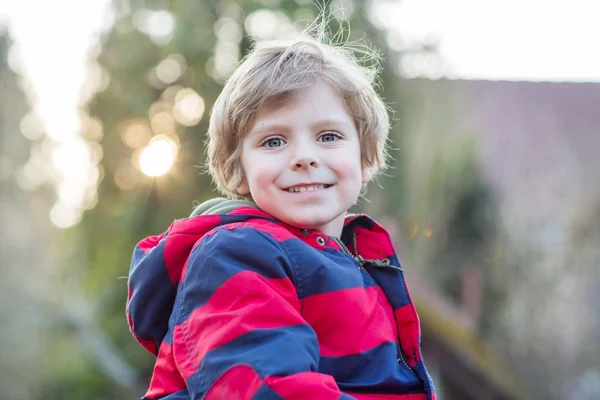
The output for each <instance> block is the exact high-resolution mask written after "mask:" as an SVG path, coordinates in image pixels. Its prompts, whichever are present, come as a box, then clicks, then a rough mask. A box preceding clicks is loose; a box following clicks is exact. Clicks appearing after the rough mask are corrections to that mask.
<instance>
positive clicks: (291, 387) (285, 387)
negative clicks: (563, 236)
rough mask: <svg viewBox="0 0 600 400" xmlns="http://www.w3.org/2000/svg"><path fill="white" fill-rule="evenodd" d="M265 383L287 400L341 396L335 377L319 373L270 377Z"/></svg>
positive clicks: (329, 399)
mask: <svg viewBox="0 0 600 400" xmlns="http://www.w3.org/2000/svg"><path fill="white" fill-rule="evenodd" d="M265 383H266V384H267V385H268V386H269V387H270V388H271V389H272V390H273V391H274V392H275V393H277V394H278V395H279V396H281V397H283V398H284V399H285V400H304V399H319V400H337V399H338V398H339V397H340V395H341V392H340V389H339V388H338V385H337V383H336V382H335V380H334V379H333V377H332V376H331V375H325V374H320V373H318V372H300V373H297V374H293V375H288V376H281V377H280V376H268V377H266V378H265ZM232 398H233V397H232Z"/></svg>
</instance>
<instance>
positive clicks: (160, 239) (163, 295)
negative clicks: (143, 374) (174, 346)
mask: <svg viewBox="0 0 600 400" xmlns="http://www.w3.org/2000/svg"><path fill="white" fill-rule="evenodd" d="M266 217H268V216H267V215H266V214H264V213H263V212H262V211H260V209H259V208H258V207H257V206H256V204H254V203H251V202H248V201H242V200H227V199H224V198H215V199H212V200H208V201H206V202H204V203H202V204H200V205H199V206H197V207H196V208H195V209H194V211H193V212H192V214H191V216H190V217H189V218H184V219H180V220H176V221H174V222H173V223H172V224H171V226H170V227H169V229H168V230H167V231H166V232H164V233H163V234H161V235H157V236H150V237H148V238H146V239H144V240H142V241H140V242H139V243H138V244H137V245H136V247H135V249H134V252H133V257H132V260H131V266H130V270H129V281H128V300H127V307H126V311H127V319H128V322H129V328H130V330H131V332H132V333H133V335H134V337H135V338H136V340H137V341H138V342H139V343H140V344H141V345H142V346H144V348H146V349H147V350H148V351H150V352H151V353H153V354H158V349H159V347H160V345H161V343H162V341H163V340H164V338H165V335H166V333H167V331H168V323H169V317H170V315H171V312H172V310H173V303H174V301H175V296H176V294H177V286H178V284H179V281H180V278H181V273H182V271H183V267H184V265H185V263H186V261H187V259H188V256H189V254H190V253H191V251H192V250H193V248H194V246H195V245H196V243H197V242H198V241H199V240H200V239H201V238H202V237H203V236H204V235H205V234H207V233H208V232H210V231H212V230H213V229H214V228H216V227H218V226H221V225H225V224H228V223H233V222H243V221H246V220H248V219H252V218H266Z"/></svg>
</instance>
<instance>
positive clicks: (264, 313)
mask: <svg viewBox="0 0 600 400" xmlns="http://www.w3.org/2000/svg"><path fill="white" fill-rule="evenodd" d="M299 284H300V282H298V278H297V276H296V274H295V271H294V266H293V265H292V263H291V261H290V259H289V257H288V256H287V254H286V253H285V252H284V250H283V248H282V246H281V245H280V244H279V243H278V241H277V240H275V239H273V237H271V235H269V234H266V233H264V232H261V231H258V230H255V229H252V228H247V227H239V228H237V229H228V228H227V229H226V228H220V229H219V230H218V231H217V232H216V233H214V234H212V235H210V236H208V237H205V238H204V239H203V240H202V242H201V243H200V244H199V245H198V246H197V247H196V249H195V250H194V251H193V252H192V253H191V255H190V258H189V260H188V265H187V270H186V272H185V274H184V278H183V283H182V285H181V288H180V292H179V294H178V298H177V300H176V302H175V310H176V311H175V312H176V317H175V325H174V329H173V347H174V349H173V350H174V354H175V362H176V364H177V366H178V368H179V371H180V373H181V374H182V376H183V377H184V379H185V380H186V384H187V387H188V390H189V394H190V397H191V398H192V399H206V400H212V399H281V398H283V399H306V398H318V399H323V400H327V399H340V398H342V399H351V397H349V396H347V395H345V394H342V393H341V392H340V390H339V388H338V386H337V383H336V382H335V380H334V378H333V377H332V376H330V375H325V374H321V373H318V372H317V369H318V363H319V344H318V341H317V337H316V334H315V332H314V330H313V329H312V328H311V326H310V325H309V324H308V323H306V321H305V320H304V319H303V318H302V316H301V312H300V311H301V301H300V300H299V297H298V294H297V286H298V285H299Z"/></svg>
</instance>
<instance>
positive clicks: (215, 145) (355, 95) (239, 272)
mask: <svg viewBox="0 0 600 400" xmlns="http://www.w3.org/2000/svg"><path fill="white" fill-rule="evenodd" d="M373 76H374V74H372V73H370V72H369V71H367V70H366V69H364V68H362V67H360V66H359V65H358V63H357V62H356V61H355V60H354V58H353V57H352V55H351V54H350V52H348V51H346V50H344V49H342V48H339V47H338V48H336V47H333V46H330V45H326V44H323V43H321V42H319V41H317V40H314V39H312V38H309V37H304V36H302V37H300V38H299V39H298V40H296V41H293V42H279V41H266V42H262V43H259V44H257V45H256V47H255V48H254V50H253V51H252V52H251V54H250V55H249V56H248V57H247V58H246V59H245V60H244V62H243V63H242V64H241V65H240V66H239V67H238V69H237V70H236V71H235V72H234V74H233V76H232V77H231V78H230V79H229V80H228V82H227V84H226V85H225V87H224V89H223V92H222V93H221V94H220V96H219V98H218V99H217V101H216V103H215V105H214V107H213V110H212V114H211V119H210V127H209V144H208V159H209V163H208V165H209V171H210V173H211V175H212V177H213V179H214V181H215V182H216V184H217V187H218V189H219V190H220V191H221V192H222V193H224V194H226V195H227V196H228V197H229V198H230V200H225V199H214V200H211V201H209V202H207V203H204V204H202V205H200V206H199V207H198V208H197V209H196V210H195V211H194V213H193V214H192V216H191V217H190V218H187V219H182V220H178V221H175V222H174V223H173V224H172V225H171V227H170V228H169V229H168V230H167V232H165V233H164V234H162V235H161V236H154V237H150V238H148V239H145V240H143V241H141V242H140V243H139V244H138V246H137V247H136V250H135V252H134V256H133V260H132V264H131V270H130V277H129V300H128V303H127V314H128V320H129V325H130V328H131V330H132V332H133V333H134V335H135V337H136V339H137V340H138V341H139V342H140V343H141V344H142V345H143V346H144V347H145V348H146V349H148V350H149V351H151V352H152V353H154V354H157V355H158V358H157V361H156V365H155V368H154V373H153V376H152V380H151V383H150V388H149V390H148V392H147V393H146V395H145V397H144V399H169V400H175V399H178V400H179V399H190V398H192V399H365V400H366V399H371V400H376V399H380V400H383V399H386V400H395V399H398V400H400V399H403V400H434V399H435V394H434V390H433V385H432V383H431V380H430V378H429V376H428V374H427V371H426V369H425V365H424V363H423V360H422V358H421V351H420V344H419V342H420V328H419V320H418V317H417V314H416V310H415V308H414V306H413V304H412V302H411V299H410V296H409V294H408V290H407V288H406V285H405V282H404V278H403V273H402V268H401V267H400V264H399V261H398V258H397V256H396V255H395V251H394V248H393V246H392V243H391V240H390V238H389V235H388V234H387V232H386V231H385V230H384V229H383V228H382V227H381V226H380V225H379V224H377V223H376V222H375V221H373V220H372V219H371V218H369V217H368V216H366V215H353V214H348V213H347V210H348V209H349V208H350V207H351V206H352V205H353V204H354V203H355V202H356V201H357V199H358V197H359V195H360V192H361V189H362V188H363V186H364V185H365V184H366V183H367V182H369V181H370V180H371V179H372V178H373V177H374V176H375V175H376V173H377V172H378V171H379V170H381V169H382V168H383V167H384V166H385V156H386V148H385V146H386V140H387V134H388V129H389V117H388V114H387V112H386V108H385V106H384V104H383V102H382V100H381V99H380V98H379V97H378V96H377V94H376V93H375V91H374V89H373V84H372V82H373Z"/></svg>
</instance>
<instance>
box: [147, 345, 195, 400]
mask: <svg viewBox="0 0 600 400" xmlns="http://www.w3.org/2000/svg"><path fill="white" fill-rule="evenodd" d="M185 388H186V385H185V381H184V380H183V378H182V377H181V375H180V374H179V372H177V366H176V365H175V360H174V359H173V348H172V347H171V346H170V345H169V344H168V343H167V342H162V344H161V345H160V350H159V353H158V358H157V359H156V364H155V365H154V372H153V373H152V380H151V381H150V388H149V389H148V392H146V397H148V398H151V399H160V398H162V397H164V396H166V395H168V394H171V393H175V392H178V391H180V390H182V389H185Z"/></svg>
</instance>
